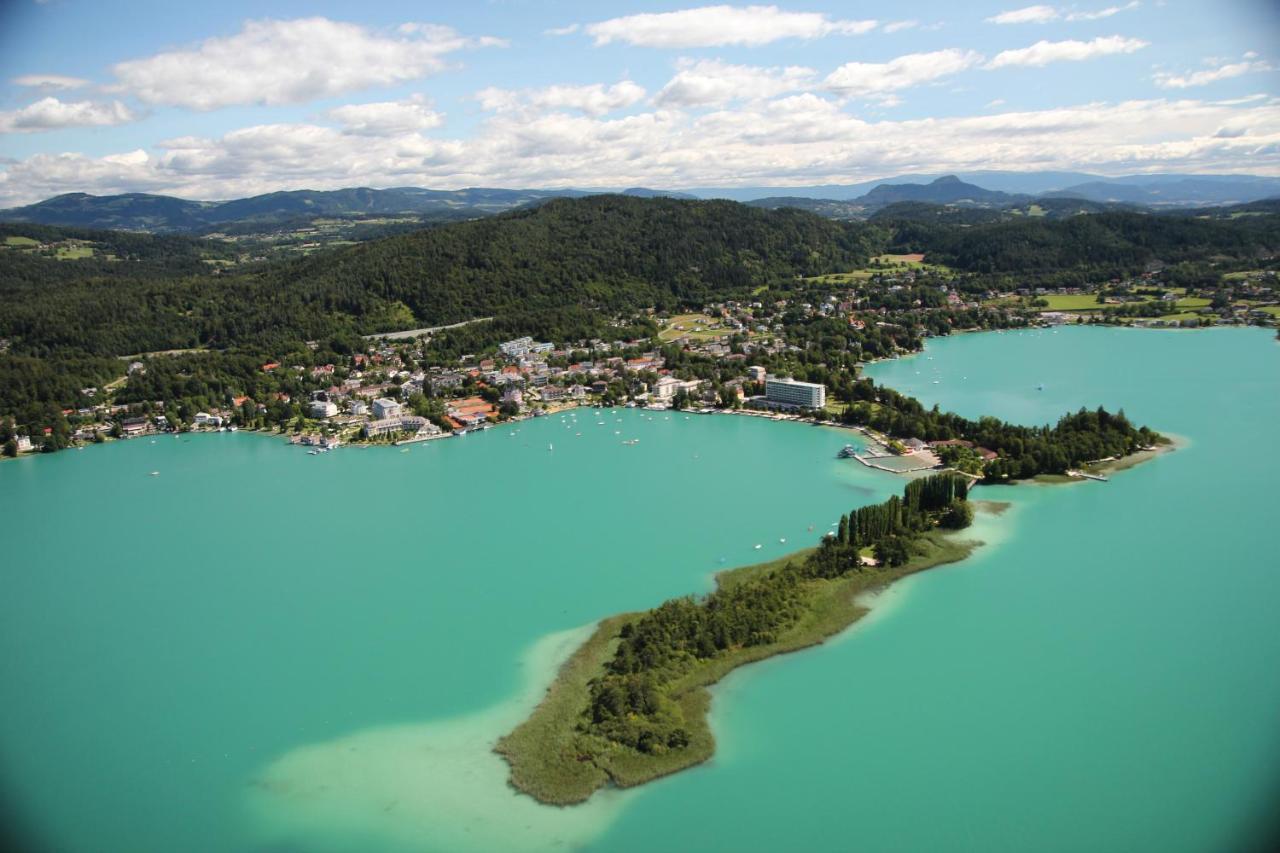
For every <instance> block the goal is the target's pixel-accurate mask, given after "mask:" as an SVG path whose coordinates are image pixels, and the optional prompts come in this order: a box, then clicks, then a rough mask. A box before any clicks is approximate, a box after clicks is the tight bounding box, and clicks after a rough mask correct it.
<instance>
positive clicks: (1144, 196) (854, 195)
mask: <svg viewBox="0 0 1280 853" xmlns="http://www.w3.org/2000/svg"><path fill="white" fill-rule="evenodd" d="M938 178H955V179H957V180H959V181H961V182H963V183H968V184H970V185H972V186H977V187H981V188H983V189H986V190H992V191H995V192H1004V193H1009V194H1010V195H1030V196H1041V195H1062V194H1067V195H1074V196H1078V197H1080V198H1085V199H1088V200H1089V201H1098V202H1111V201H1120V202H1128V203H1134V204H1149V205H1171V206H1172V205H1182V206H1187V207H1195V206H1200V205H1207V204H1242V203H1244V202H1249V201H1257V200H1258V199H1263V198H1273V197H1276V196H1280V178H1272V177H1265V176H1260V175H1176V174H1155V175H1129V176H1126V177H1120V178H1107V177H1103V176H1101V175H1090V174H1087V173H1084V172H998V171H984V172H957V173H954V174H947V175H941V174H921V175H899V176H896V177H892V178H882V179H880V180H876V181H863V182H861V183H854V184H825V185H819V186H804V187H735V188H730V189H722V188H714V187H699V188H693V189H686V190H685V192H687V193H691V194H693V195H695V196H697V197H699V198H727V199H732V200H734V201H756V200H759V199H764V198H770V197H773V198H777V197H780V196H785V197H791V198H814V199H828V200H834V201H851V200H854V199H862V198H863V197H865V196H866V195H867V194H868V193H870V192H871V191H873V190H874V189H875V188H876V187H879V186H882V185H885V184H890V185H899V186H901V185H914V186H928V185H929V183H928V182H930V181H936V179H938ZM1135 188H1137V190H1136V191H1135Z"/></svg>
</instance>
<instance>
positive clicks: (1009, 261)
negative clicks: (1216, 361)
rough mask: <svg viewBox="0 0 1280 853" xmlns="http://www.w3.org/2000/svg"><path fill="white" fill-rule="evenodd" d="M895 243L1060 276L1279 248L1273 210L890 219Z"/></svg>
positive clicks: (1100, 275) (1075, 278)
mask: <svg viewBox="0 0 1280 853" xmlns="http://www.w3.org/2000/svg"><path fill="white" fill-rule="evenodd" d="M894 225H895V228H894V237H893V245H894V250H895V251H904V252H905V251H919V252H926V253H928V254H929V259H930V261H934V262H938V263H943V264H946V265H948V266H950V267H953V268H955V269H958V270H962V271H965V272H972V273H983V274H1014V275H1018V276H1021V277H1023V278H1024V279H1026V278H1034V279H1042V278H1054V277H1056V278H1060V279H1061V278H1063V277H1064V276H1065V277H1066V279H1070V280H1072V281H1067V280H1064V281H1063V283H1064V284H1068V283H1074V282H1079V283H1081V284H1083V283H1087V282H1090V281H1092V282H1098V281H1106V280H1108V279H1110V278H1113V277H1118V276H1127V275H1134V274H1137V273H1141V272H1142V271H1143V269H1144V268H1145V267H1146V265H1147V264H1150V263H1152V262H1154V261H1161V262H1163V263H1166V264H1168V263H1177V262H1181V261H1193V260H1202V259H1205V258H1208V257H1211V256H1225V257H1228V258H1252V257H1255V256H1257V255H1259V254H1264V255H1269V254H1274V253H1275V252H1276V251H1277V250H1280V217H1277V216H1243V217H1240V218H1238V219H1233V220H1219V219H1200V218H1195V217H1190V216H1173V215H1170V216H1151V215H1149V214H1142V213H1125V212H1107V213H1097V214H1091V215H1087V216H1072V217H1069V218H1066V219H1060V220H1046V219H1021V220H1016V221H1004V222H995V223H987V224H978V225H973V226H971V227H956V226H953V225H948V224H941V223H930V222H921V221H905V220H902V221H898V222H896V223H894Z"/></svg>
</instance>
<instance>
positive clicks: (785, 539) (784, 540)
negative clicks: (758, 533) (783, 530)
mask: <svg viewBox="0 0 1280 853" xmlns="http://www.w3.org/2000/svg"><path fill="white" fill-rule="evenodd" d="M778 542H779V543H781V544H783V545H786V544H787V537H785V536H784V537H782V538H781V539H779V540H778Z"/></svg>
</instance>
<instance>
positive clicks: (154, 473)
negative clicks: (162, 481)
mask: <svg viewBox="0 0 1280 853" xmlns="http://www.w3.org/2000/svg"><path fill="white" fill-rule="evenodd" d="M151 476H152V477H159V476H160V472H159V471H152V472H151Z"/></svg>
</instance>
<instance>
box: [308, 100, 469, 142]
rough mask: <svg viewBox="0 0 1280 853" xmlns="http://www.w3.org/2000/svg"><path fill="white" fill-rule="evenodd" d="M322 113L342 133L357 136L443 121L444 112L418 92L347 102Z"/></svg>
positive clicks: (419, 127)
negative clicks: (390, 98) (410, 95)
mask: <svg viewBox="0 0 1280 853" xmlns="http://www.w3.org/2000/svg"><path fill="white" fill-rule="evenodd" d="M325 115H326V116H327V117H328V118H329V119H331V120H333V121H336V122H338V123H339V124H340V125H342V129H343V131H344V132H345V133H350V134H355V135H358V136H388V135H391V134H397V133H412V132H416V131H420V130H427V129H429V128H432V127H439V126H440V125H442V124H444V116H443V115H441V114H440V113H437V112H433V111H432V110H431V109H430V104H428V103H427V101H426V99H425V98H422V97H421V96H417V97H414V98H410V99H408V100H405V101H382V102H379V103H372V104H347V105H345V106H341V107H336V108H334V109H332V110H329V111H328V112H327V113H325Z"/></svg>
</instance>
